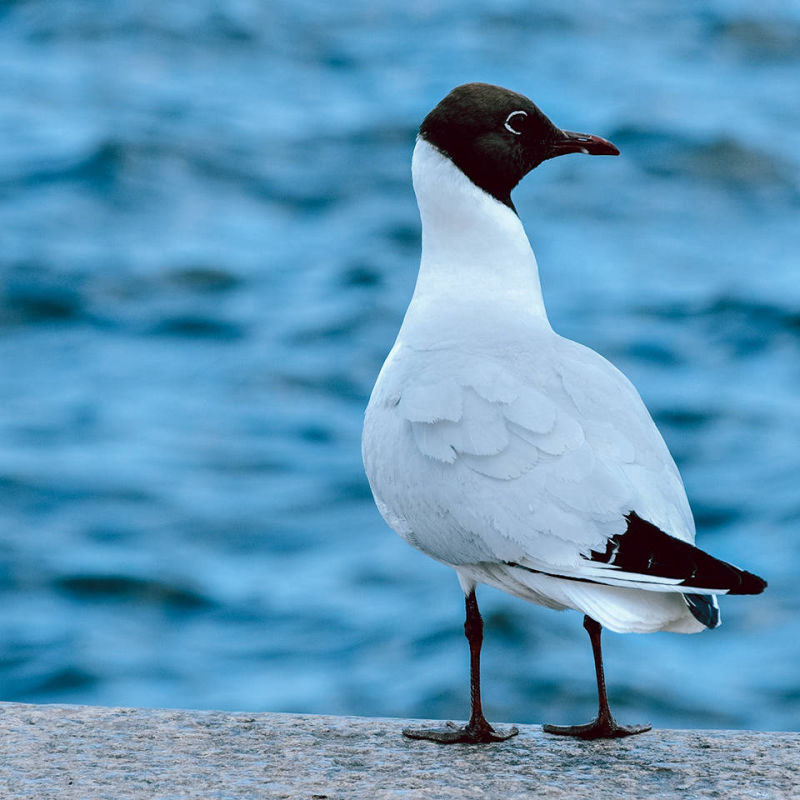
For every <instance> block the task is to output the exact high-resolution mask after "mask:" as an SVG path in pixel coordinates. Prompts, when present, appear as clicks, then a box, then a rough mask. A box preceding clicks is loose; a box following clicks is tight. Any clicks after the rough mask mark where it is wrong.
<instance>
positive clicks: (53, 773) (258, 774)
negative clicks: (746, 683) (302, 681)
mask: <svg viewBox="0 0 800 800" xmlns="http://www.w3.org/2000/svg"><path fill="white" fill-rule="evenodd" d="M0 715H1V716H0V731H1V733H0V735H1V737H2V738H1V741H2V759H1V760H0V797H2V798H3V800H16V799H17V798H25V800H31V799H32V798H36V800H46V799H47V798H80V800H94V799H95V798H108V799H109V800H127V798H170V800H171V798H189V797H192V798H203V800H211V799H212V798H220V799H221V798H225V799H226V800H227V798H248V800H254V798H306V799H307V800H339V799H340V798H364V800H376V799H377V798H398V799H399V798H403V800H409V799H410V798H436V800H444V799H445V798H458V799H459V800H467V799H469V798H484V799H486V798H488V799H489V800H494V798H503V799H504V800H512V799H513V798H537V800H551V799H552V800H561V799H562V798H587V797H607V798H615V800H624V798H629V797H630V798H634V797H636V798H641V797H647V798H681V800H685V798H692V800H695V799H696V798H720V800H722V799H723V798H724V800H736V799H737V798H747V800H753V798H776V800H777V798H781V800H785V799H789V798H798V797H800V734H797V733H754V732H750V731H671V730H662V731H654V732H651V733H646V734H644V735H641V736H636V737H633V738H630V739H622V740H616V741H611V742H591V743H586V742H579V741H572V740H569V739H562V738H558V737H552V736H546V735H544V734H543V733H542V732H541V729H540V728H539V727H538V726H535V725H522V726H520V734H519V736H517V737H516V738H514V739H511V740H509V741H507V742H503V743H500V744H492V745H483V746H470V745H446V746H445V745H437V744H433V743H430V742H423V741H410V740H408V739H405V738H404V737H403V736H402V735H401V730H402V728H403V727H404V726H405V725H407V724H408V721H407V720H395V719H365V718H358V717H324V716H306V715H292V714H233V713H228V712H212V711H170V710H161V709H156V710H154V709H120V708H95V707H86V706H35V705H20V704H12V703H4V704H0Z"/></svg>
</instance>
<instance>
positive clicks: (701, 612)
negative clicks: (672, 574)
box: [683, 594, 722, 628]
mask: <svg viewBox="0 0 800 800" xmlns="http://www.w3.org/2000/svg"><path fill="white" fill-rule="evenodd" d="M683 599H684V600H685V601H686V605H687V606H689V611H691V612H692V616H693V617H694V618H695V619H696V620H697V621H698V622H699V623H701V624H702V625H705V626H706V628H719V626H720V625H721V624H722V617H721V616H720V613H719V603H718V602H717V596H716V595H713V594H685V595H684V596H683Z"/></svg>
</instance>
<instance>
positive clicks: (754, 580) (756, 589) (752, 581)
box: [728, 570, 767, 594]
mask: <svg viewBox="0 0 800 800" xmlns="http://www.w3.org/2000/svg"><path fill="white" fill-rule="evenodd" d="M766 588H767V582H766V581H765V580H764V579H763V578H759V576H758V575H754V574H753V573H752V572H745V570H741V571H740V572H739V585H738V586H734V587H733V588H732V589H730V591H729V592H728V594H761V592H763V591H764V589H766Z"/></svg>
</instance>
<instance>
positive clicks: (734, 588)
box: [595, 510, 767, 594]
mask: <svg viewBox="0 0 800 800" xmlns="http://www.w3.org/2000/svg"><path fill="white" fill-rule="evenodd" d="M625 519H626V520H627V522H628V528H627V530H626V531H625V534H622V543H623V546H624V542H625V538H624V537H625V535H630V534H631V533H633V534H634V536H635V537H636V539H637V540H638V543H640V544H645V543H646V545H647V547H650V548H652V547H656V548H657V549H659V550H660V553H659V555H660V556H661V559H659V560H660V561H661V563H660V564H659V566H661V567H662V568H663V567H667V574H668V577H675V578H684V580H683V585H684V586H686V587H701V586H702V587H704V588H706V589H716V590H717V591H719V592H720V593H723V592H724V593H726V594H761V592H763V591H764V589H766V588H767V582H766V581H765V580H764V579H763V578H760V577H759V576H758V575H754V574H753V573H752V572H747V571H746V570H743V569H740V568H739V567H736V566H734V565H733V564H729V563H728V562H727V561H722V560H721V559H718V558H715V557H714V556H712V555H710V554H708V553H706V552H704V551H703V550H700V549H699V548H697V547H695V546H694V545H690V544H688V543H687V542H683V541H681V540H679V539H676V538H675V537H673V536H670V535H669V534H668V533H665V532H664V531H662V530H661V529H660V528H658V527H657V526H656V525H653V523H652V522H649V521H648V520H646V519H643V518H642V517H640V516H639V515H638V514H637V513H636V512H635V511H633V510H631V511H630V512H628V513H627V514H626V515H625ZM614 538H616V539H619V538H620V537H619V536H617V537H612V539H614ZM610 546H611V541H610V542H609V550H607V553H608V552H610ZM620 549H621V548H620ZM633 549H634V550H636V545H635V544H634V547H633ZM653 554H655V551H653ZM621 555H625V554H624V553H622V554H621ZM634 557H635V556H634ZM639 557H640V558H641V554H639ZM595 560H598V561H605V562H608V561H609V560H610V559H609V556H608V555H607V554H598V555H597V556H596V558H595ZM619 561H620V559H619V558H617V562H619ZM671 561H672V562H673V563H670V562H671ZM681 564H683V566H684V567H686V566H689V565H691V568H692V570H693V572H692V573H691V577H689V575H688V574H684V575H681V574H680V568H681V567H680V565H681ZM670 567H672V571H670V570H669V568H670Z"/></svg>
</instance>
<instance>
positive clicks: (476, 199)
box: [363, 83, 766, 742]
mask: <svg viewBox="0 0 800 800" xmlns="http://www.w3.org/2000/svg"><path fill="white" fill-rule="evenodd" d="M576 152H580V153H588V154H590V155H618V154H619V151H618V150H617V148H616V147H615V146H614V145H613V144H611V142H608V141H606V140H605V139H601V138H600V137H598V136H590V135H587V134H582V133H572V132H570V131H563V130H561V129H559V128H557V127H556V126H555V125H554V124H553V123H552V122H551V121H550V120H549V119H548V118H547V117H546V116H545V115H544V114H543V113H542V112H541V111H540V110H539V109H538V108H537V107H536V106H535V105H534V104H533V103H532V102H531V101H530V100H528V99H527V98H526V97H523V96H522V95H520V94H517V93H515V92H511V91H508V90H507V89H503V88H500V87H498V86H490V85H487V84H480V83H472V84H467V85H464V86H459V87H458V88H456V89H454V90H453V91H452V92H450V94H449V95H447V97H445V98H444V100H442V101H441V103H439V105H437V106H436V108H434V109H433V111H431V112H430V114H428V116H427V117H426V118H425V120H424V121H423V123H422V125H421V127H420V131H419V136H418V138H417V144H416V147H415V149H414V156H413V166H412V173H413V182H414V190H415V192H416V195H417V202H418V204H419V210H420V216H421V218H422V259H421V264H420V269H419V277H418V279H417V284H416V288H415V290H414V296H413V298H412V300H411V304H410V305H409V308H408V311H407V312H406V316H405V319H404V320H403V325H402V327H401V329H400V332H399V334H398V336H397V341H396V342H395V345H394V347H393V348H392V350H391V352H390V353H389V356H388V357H387V359H386V363H385V364H384V365H383V369H382V370H381V372H380V375H379V376H378V380H377V382H376V383H375V388H374V389H373V392H372V396H371V397H370V401H369V406H368V407H367V411H366V415H365V422H364V435H363V457H364V465H365V467H366V472H367V476H368V478H369V482H370V486H371V487H372V492H373V495H374V497H375V502H376V503H377V506H378V509H379V510H380V513H381V514H382V516H383V518H384V519H385V520H386V522H387V523H388V524H389V525H390V526H391V527H392V528H394V530H395V531H397V533H399V534H400V536H402V537H403V538H404V539H405V540H406V541H407V542H409V544H411V545H413V546H414V547H416V548H418V549H419V550H421V551H422V552H423V553H426V554H427V555H429V556H431V557H432V558H435V559H437V560H438V561H441V562H443V563H445V564H448V565H450V566H451V567H453V568H454V569H455V570H456V572H457V574H458V579H459V581H460V583H461V587H462V589H463V591H464V595H465V597H466V622H465V625H464V629H465V632H466V635H467V639H468V641H469V647H470V654H471V661H470V665H471V699H472V714H471V717H470V720H469V723H468V724H467V725H466V727H464V728H456V727H455V726H453V725H452V724H450V725H448V727H446V728H444V729H433V730H408V731H406V732H405V733H406V734H407V735H408V736H410V737H413V738H424V739H432V740H434V741H438V742H489V741H500V740H503V739H506V738H508V737H509V736H513V735H514V734H515V733H516V732H517V731H516V729H515V728H512V729H510V730H509V731H506V732H498V731H495V730H494V729H493V728H492V727H491V726H490V725H489V723H488V722H487V721H486V719H485V718H484V716H483V713H482V710H481V698H480V649H481V643H482V638H483V621H482V619H481V616H480V613H479V611H478V604H477V600H476V597H475V587H476V585H477V584H479V583H484V584H488V585H490V586H494V587H496V588H499V589H502V590H503V591H506V592H508V593H510V594H513V595H516V596H518V597H521V598H523V599H525V600H530V601H531V602H534V603H539V604H541V605H544V606H548V607H550V608H555V609H564V608H573V609H576V610H578V611H580V612H582V613H583V614H584V615H585V617H584V626H585V628H586V630H587V631H588V632H589V636H590V638H591V643H592V648H593V652H594V657H595V668H596V677H597V687H598V695H599V713H598V716H597V718H596V719H595V720H593V721H592V722H590V723H589V724H587V725H576V726H569V727H557V726H552V725H547V726H545V730H546V731H547V732H549V733H558V734H565V735H571V736H580V737H582V738H587V739H589V738H600V737H618V736H627V735H630V734H634V733H641V732H643V731H646V730H648V729H649V726H646V725H639V726H622V725H619V724H617V722H616V721H615V720H614V718H613V717H612V716H611V713H610V711H609V708H608V701H607V697H606V691H605V682H604V677H603V665H602V654H601V649H600V634H601V630H602V628H601V626H604V627H606V628H609V629H610V630H612V631H618V632H637V633H646V632H650V631H674V632H677V633H695V632H698V631H701V630H704V629H705V628H714V627H716V626H717V625H719V623H720V616H719V607H718V605H717V600H716V597H715V595H717V594H757V593H759V592H761V591H763V589H764V587H765V586H766V583H765V582H764V581H763V580H762V579H761V578H759V577H757V576H755V575H753V574H751V573H749V572H744V571H743V570H740V569H738V568H737V567H734V566H732V565H730V564H727V563H725V562H724V561H720V560H718V559H716V558H713V557H712V556H710V555H708V554H706V553H704V552H703V551H702V550H699V549H698V548H696V547H695V546H694V545H693V542H694V538H695V527H694V521H693V519H692V513H691V511H690V509H689V503H688V501H687V499H686V493H685V490H684V488H683V482H682V481H681V477H680V474H679V473H678V469H677V467H676V466H675V462H674V461H673V460H672V457H671V456H670V453H669V451H668V449H667V447H666V445H665V444H664V440H663V439H662V438H661V435H660V434H659V432H658V430H657V428H656V426H655V424H654V423H653V420H652V419H651V418H650V414H649V413H648V412H647V409H646V408H645V406H644V404H643V402H642V400H641V398H640V397H639V394H638V393H637V391H636V389H635V388H634V387H633V386H632V385H631V383H630V382H629V381H628V380H627V378H625V376H624V375H623V374H622V373H621V372H619V370H617V369H616V368H615V367H614V366H612V365H611V364H610V363H609V362H608V361H606V360H605V359H604V358H603V357H602V356H600V355H598V354H597V353H595V352H594V351H593V350H590V349H588V348H587V347H584V346H583V345H580V344H577V343H575V342H572V341H570V340H568V339H564V338H562V337H561V336H559V335H558V334H557V333H555V332H554V331H553V329H552V328H551V327H550V324H549V322H548V320H547V314H546V312H545V307H544V303H543V301H542V293H541V288H540V285H539V276H538V271H537V265H536V259H535V257H534V255H533V251H532V250H531V246H530V244H529V242H528V238H527V236H526V235H525V231H524V229H523V227H522V223H521V222H520V220H519V217H518V216H517V213H516V210H515V208H514V205H513V203H512V202H511V190H512V189H513V188H514V187H515V186H516V185H517V183H519V181H520V180H521V179H522V177H523V176H524V175H526V174H527V173H528V172H530V170H532V169H533V168H534V167H536V166H538V165H539V164H541V163H542V162H543V161H545V160H547V159H549V158H554V157H555V156H560V155H564V154H566V153H576Z"/></svg>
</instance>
